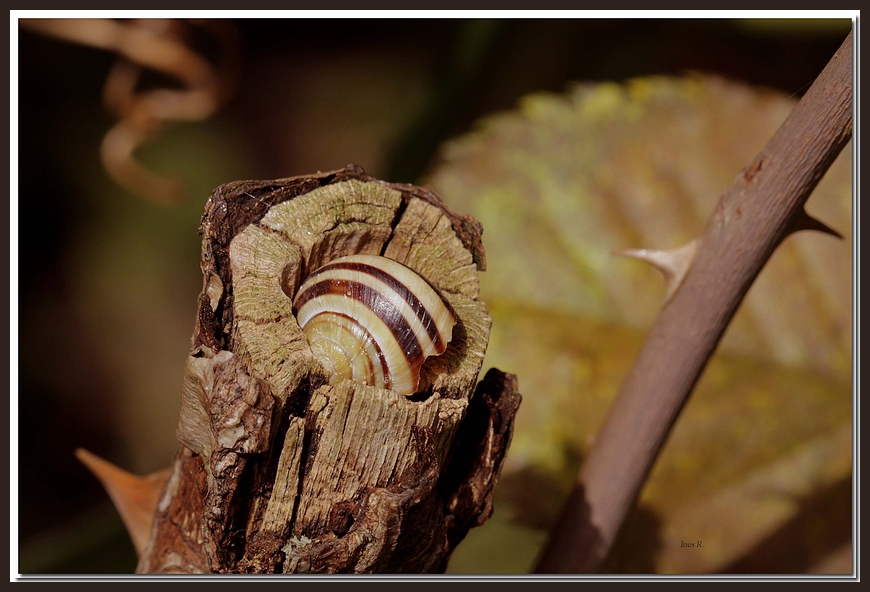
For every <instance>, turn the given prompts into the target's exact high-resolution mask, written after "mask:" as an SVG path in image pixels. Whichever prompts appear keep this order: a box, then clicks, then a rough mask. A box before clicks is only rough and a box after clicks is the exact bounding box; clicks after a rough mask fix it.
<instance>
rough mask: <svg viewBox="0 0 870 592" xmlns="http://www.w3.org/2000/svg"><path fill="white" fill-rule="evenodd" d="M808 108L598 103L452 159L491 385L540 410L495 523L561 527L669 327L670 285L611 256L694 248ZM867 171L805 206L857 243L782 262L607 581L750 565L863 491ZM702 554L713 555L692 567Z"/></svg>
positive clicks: (512, 116)
mask: <svg viewBox="0 0 870 592" xmlns="http://www.w3.org/2000/svg"><path fill="white" fill-rule="evenodd" d="M795 104H796V100H795V99H792V98H789V97H785V96H783V95H781V94H779V93H776V92H772V91H768V90H765V89H758V88H751V87H748V86H745V85H742V84H739V83H736V82H730V81H726V80H723V79H720V78H714V77H707V76H702V75H699V74H694V75H689V76H686V77H683V78H667V77H650V78H641V79H635V80H631V81H629V82H627V83H626V84H624V85H619V84H614V83H602V84H585V85H577V86H575V87H574V88H573V89H571V91H570V92H568V93H566V94H564V95H553V94H539V95H532V96H529V97H526V98H525V99H524V100H523V101H522V102H521V104H520V106H519V108H518V109H517V110H516V111H512V112H508V113H501V114H497V115H494V116H492V117H489V118H487V119H485V120H483V121H481V122H480V124H479V126H478V128H477V130H476V131H475V132H473V133H471V134H468V135H467V136H465V137H462V138H459V139H457V140H455V141H453V142H450V143H448V144H447V145H445V146H444V149H443V156H444V163H443V164H442V165H441V166H440V168H438V169H437V170H436V171H435V172H434V173H433V175H432V176H431V178H430V179H428V180H427V182H428V183H429V184H430V185H431V186H432V187H433V188H434V189H435V190H436V191H437V192H438V193H439V194H440V195H441V196H442V197H443V198H444V199H445V200H446V201H447V202H448V203H449V204H450V205H451V207H452V208H454V209H455V210H456V211H459V212H461V213H470V214H472V215H474V216H475V217H476V218H477V219H478V220H480V221H481V222H482V223H483V226H484V228H485V234H484V245H485V247H486V252H487V265H488V271H487V272H486V273H484V274H483V277H482V282H481V293H482V299H483V300H484V301H485V302H486V303H487V304H488V306H489V307H490V311H491V314H492V317H493V331H492V337H491V342H490V347H489V349H488V352H487V360H486V361H485V363H484V367H489V366H495V367H499V368H501V369H502V370H505V371H508V372H513V373H516V374H517V375H518V377H519V385H520V391H521V392H522V393H523V395H524V399H523V404H522V406H521V407H520V411H519V414H518V417H517V424H516V431H515V434H514V440H513V444H512V447H511V450H510V453H509V455H508V461H507V464H506V468H505V473H504V478H503V481H502V483H501V486H500V487H499V489H498V494H497V499H498V503H497V507H496V512H497V513H498V512H499V511H500V510H501V511H505V512H507V513H509V514H512V515H513V517H514V522H515V523H523V524H526V525H532V526H534V527H536V528H537V529H538V530H539V532H543V530H545V529H546V527H547V526H548V525H549V524H551V523H552V520H555V519H556V517H557V516H558V506H559V505H560V504H561V501H562V500H563V499H564V496H565V495H567V492H568V490H569V489H570V480H571V478H572V477H573V475H574V474H575V471H576V466H577V464H578V463H579V459H582V457H583V456H585V454H586V453H587V452H588V450H589V448H590V446H591V444H592V442H593V440H594V437H595V434H596V432H597V431H598V428H599V427H600V425H601V422H602V420H603V418H604V416H605V414H606V412H607V409H608V408H609V406H610V403H611V402H612V400H613V398H614V397H615V395H616V393H617V391H618V389H619V387H620V384H621V382H622V380H623V378H624V376H625V374H626V373H627V371H628V369H629V367H630V366H631V363H632V362H633V359H634V356H635V355H636V353H637V351H638V350H639V348H640V346H641V343H642V340H643V335H644V332H645V330H646V329H647V328H648V327H649V326H650V324H651V323H652V322H653V320H654V318H655V316H656V314H657V312H658V310H659V308H660V306H661V299H662V297H663V293H664V289H663V283H662V280H661V278H660V276H659V274H658V272H657V271H655V270H653V269H652V268H649V267H647V266H646V265H645V264H642V263H639V262H636V261H632V260H626V259H622V258H619V257H615V256H613V255H612V254H611V253H612V251H614V250H619V249H624V248H672V247H676V246H679V245H681V244H684V243H685V242H687V241H688V240H690V239H691V238H692V237H694V236H697V235H698V234H699V233H700V232H701V230H702V228H703V225H704V224H705V222H706V220H707V218H708V217H709V215H710V214H711V212H712V211H713V208H714V206H715V204H716V201H717V199H718V196H719V194H720V193H721V192H722V191H724V190H725V189H726V188H727V187H728V186H729V185H730V184H731V181H732V179H733V178H734V176H735V175H737V174H738V173H739V172H740V170H741V169H742V167H744V166H745V165H746V164H748V163H749V162H750V160H751V159H752V157H753V156H754V155H755V154H756V153H757V152H758V151H759V150H760V149H761V148H762V147H763V145H764V144H765V143H766V141H767V140H768V139H769V138H770V136H771V135H772V134H773V133H774V131H775V130H776V129H777V128H778V127H779V125H780V124H781V123H782V122H783V120H784V119H785V117H786V116H787V115H788V113H789V112H790V110H791V109H792V108H793V106H794V105H795ZM850 155H851V151H850V148H848V147H847V149H846V150H844V152H843V154H842V155H841V157H840V158H839V159H838V160H837V162H836V163H835V164H834V166H833V167H832V168H831V169H830V171H829V172H828V174H827V175H826V177H825V178H824V179H823V181H822V182H821V184H820V185H819V187H818V188H817V190H816V191H815V193H814V195H813V196H812V197H811V199H810V201H809V202H808V206H807V210H808V211H809V212H810V214H812V215H814V216H816V217H818V218H820V219H821V220H823V221H824V222H826V223H827V224H829V225H831V226H833V227H834V228H836V229H837V230H839V231H840V232H841V233H843V234H844V236H845V237H846V240H844V241H838V240H835V239H833V238H831V237H829V236H823V235H821V234H818V233H815V234H811V233H801V234H800V235H798V236H793V237H790V238H789V239H788V240H787V241H786V242H785V244H784V245H782V246H781V247H780V248H779V249H778V250H777V252H776V253H775V254H774V256H773V257H772V259H771V261H770V262H769V264H768V265H767V266H766V267H765V269H764V270H763V272H762V274H761V276H760V277H759V279H758V281H757V282H756V284H755V285H754V286H753V287H752V289H751V290H750V292H749V294H748V295H747V297H746V299H745V300H744V303H743V305H742V306H741V309H740V310H739V311H738V314H737V316H736V317H735V319H734V322H733V323H732V325H731V327H730V328H729V330H728V331H727V333H726V336H725V338H724V340H723V342H722V344H721V346H720V348H719V353H718V354H717V355H716V356H715V357H714V359H713V360H712V361H711V363H710V364H709V365H708V368H707V370H706V372H705V373H704V375H703V376H702V379H701V381H700V382H699V385H698V387H697V389H696V392H695V393H694V394H693V395H692V398H691V399H690V401H689V403H688V405H687V406H686V408H685V410H684V412H683V414H682V415H681V417H680V419H679V420H678V422H677V424H676V427H675V429H674V430H673V432H672V434H671V436H670V439H669V441H668V443H667V445H666V447H665V449H664V450H663V453H662V455H661V456H660V458H659V460H658V462H657V463H656V465H655V466H654V469H653V471H652V473H651V475H650V477H649V479H648V481H647V483H646V485H645V487H644V489H643V490H642V492H641V496H640V501H639V506H638V508H637V509H636V511H635V517H637V516H640V519H637V518H635V520H634V521H632V520H629V522H628V523H627V524H626V528H625V529H624V532H623V534H622V536H621V538H620V541H619V543H618V544H617V546H616V548H615V550H614V556H613V557H612V558H611V561H610V563H609V564H608V569H609V570H611V571H638V570H649V571H657V572H669V573H670V572H715V571H717V570H723V569H726V568H727V567H728V565H730V564H733V563H734V562H735V561H736V562H738V563H737V565H740V563H739V559H740V557H741V556H742V555H743V554H744V553H745V552H748V551H749V550H751V549H752V547H753V545H754V544H757V543H758V542H759V541H762V540H764V538H765V537H766V536H769V535H770V533H771V532H772V531H775V530H776V529H777V528H778V527H782V525H784V524H786V523H787V522H788V521H789V520H793V519H795V516H796V515H797V514H798V513H799V512H801V511H805V510H806V507H807V506H806V504H803V505H802V503H801V500H803V499H805V498H807V499H809V498H810V497H812V496H813V495H814V493H817V492H818V491H822V490H825V489H826V488H830V487H831V486H832V483H833V482H836V481H837V480H838V479H844V478H848V476H849V475H850V471H851V447H850V446H849V435H850V434H851V432H850V431H849V430H850V423H851V412H852V409H851V393H850V383H851V381H850V373H851V355H852V354H851V325H852V320H851V310H850V307H851V290H852V287H851V248H850V243H851V226H852V224H851V198H852V194H851V170H850V167H851V158H850ZM780 474H782V475H785V476H786V477H787V478H785V477H784V478H783V479H784V480H783V479H777V478H775V477H774V476H775V475H780ZM513 475H525V476H527V477H528V476H533V477H535V476H536V478H537V479H538V481H536V483H539V484H541V486H542V491H547V492H549V493H547V494H546V495H542V496H541V500H537V501H536V500H534V499H533V498H532V497H530V496H529V495H528V494H527V493H524V492H526V491H527V490H528V488H529V485H528V483H529V478H524V479H518V478H512V476H513ZM764 476H768V477H770V479H769V480H768V481H765V480H764V478H763V477H764ZM547 483H549V486H547V485H546V484H547ZM760 483H763V485H760ZM562 484H563V485H562ZM765 488H768V489H765ZM836 491H840V490H836ZM847 493H848V492H847ZM554 494H555V495H554ZM841 497H842V496H841ZM773 498H777V499H778V501H776V500H774V499H773ZM779 498H781V499H779ZM542 501H544V502H545V503H541V502H542ZM813 508H815V509H814V510H813V512H815V513H817V514H818V513H819V512H821V513H822V514H821V518H820V519H821V520H822V522H823V523H824V520H825V516H824V512H823V511H822V510H819V509H818V508H817V507H815V506H813ZM540 515H544V516H546V517H548V518H547V519H545V520H541V519H539V518H537V516H540ZM702 517H703V519H702ZM762 517H763V518H762ZM838 520H839V518H838ZM839 526H841V525H839V524H838V525H834V526H832V527H831V528H830V529H829V530H828V532H829V533H831V536H828V537H826V536H815V537H806V538H807V540H806V541H803V543H804V545H805V547H807V548H809V547H812V548H814V549H815V551H814V552H813V553H809V552H808V553H805V554H803V555H800V557H798V556H793V557H790V558H788V557H787V558H783V557H775V558H771V559H770V561H771V562H773V563H771V564H769V565H767V566H766V568H767V569H769V570H770V571H771V572H782V571H784V572H789V571H805V570H808V569H811V568H812V565H811V564H812V562H814V561H815V560H816V559H818V558H819V552H818V549H819V548H823V547H825V546H826V545H828V546H829V547H830V548H829V550H831V549H832V548H833V545H839V544H842V543H843V541H842V540H840V539H841V538H842V529H841V528H839ZM847 526H848V524H847ZM486 528H487V527H486V525H485V526H484V527H482V530H485V529H486ZM503 528H504V526H503V524H502V525H501V526H498V527H493V533H492V536H491V538H490V539H489V545H491V546H492V550H491V551H490V552H493V553H498V552H499V551H498V549H499V545H500V541H501V540H507V537H505V535H504V534H503V533H501V531H500V530H499V529H503ZM478 536H479V537H483V536H484V535H483V534H479V535H478ZM705 537H706V540H707V541H708V542H709V546H708V545H706V544H705V545H704V548H703V549H686V548H681V546H680V543H681V541H683V540H685V541H692V540H695V541H697V540H703V539H704V538H705ZM832 537H833V538H832ZM810 539H812V540H810ZM466 552H468V553H473V552H474V549H473V548H472V549H468V550H466V549H465V548H463V547H462V546H460V548H459V549H458V550H457V559H456V561H458V562H459V563H460V564H461V565H468V566H472V565H474V564H475V560H472V559H471V558H470V557H464V556H463V553H466ZM536 552H537V549H535V553H536ZM533 556H534V553H530V555H529V556H528V557H526V560H527V561H526V562H527V563H529V564H531V562H532V560H533ZM478 560H480V561H484V560H483V559H482V558H479V557H478ZM789 561H791V563H789ZM777 562H778V563H777Z"/></svg>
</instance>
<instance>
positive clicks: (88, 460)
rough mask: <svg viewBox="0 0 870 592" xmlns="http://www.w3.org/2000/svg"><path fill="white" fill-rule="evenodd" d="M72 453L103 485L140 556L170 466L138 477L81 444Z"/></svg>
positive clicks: (149, 532) (148, 535)
mask: <svg viewBox="0 0 870 592" xmlns="http://www.w3.org/2000/svg"><path fill="white" fill-rule="evenodd" d="M75 454H76V458H78V459H79V460H80V461H81V463H82V464H83V465H85V466H86V467H87V468H88V469H90V471H91V473H93V474H94V476H95V477H96V478H97V479H99V480H100V483H102V484H103V487H105V488H106V492H108V494H109V497H110V498H112V503H114V504H115V508H116V509H117V510H118V513H119V514H120V515H121V520H123V521H124V526H126V527H127V532H128V533H130V538H131V539H132V540H133V546H134V547H135V548H136V555H137V556H141V555H142V551H143V550H144V549H145V545H146V544H147V543H148V539H149V537H150V536H151V523H152V522H153V520H154V512H155V511H156V510H157V501H158V499H159V497H160V492H161V490H162V489H163V484H164V483H165V482H166V478H167V477H168V476H169V469H163V470H162V471H157V472H156V473H151V474H150V475H146V476H144V477H139V476H137V475H133V474H132V473H128V472H127V471H125V470H124V469H121V468H120V467H117V466H115V465H113V464H112V463H110V462H109V461H107V460H103V459H102V458H100V457H99V456H97V455H96V454H93V453H92V452H88V451H87V450H85V449H84V448H77V449H76V451H75Z"/></svg>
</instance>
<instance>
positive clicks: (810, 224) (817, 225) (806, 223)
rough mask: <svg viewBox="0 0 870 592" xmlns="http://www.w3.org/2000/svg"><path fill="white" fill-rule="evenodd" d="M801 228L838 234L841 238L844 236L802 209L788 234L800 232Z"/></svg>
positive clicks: (832, 234) (833, 234)
mask: <svg viewBox="0 0 870 592" xmlns="http://www.w3.org/2000/svg"><path fill="white" fill-rule="evenodd" d="M799 230H818V231H819V232H824V233H825V234H830V235H831V236H836V237H837V238H839V239H842V238H843V235H842V234H840V233H839V232H837V231H836V230H834V229H833V228H831V227H830V226H828V225H827V224H825V223H824V222H822V221H821V220H817V219H816V218H813V217H812V216H810V215H809V214H807V211H806V210H803V209H802V210H801V211H800V212H798V213H797V215H796V216H795V217H794V219H793V220H792V223H791V227H790V228H789V231H788V234H792V233H794V232H798V231H799Z"/></svg>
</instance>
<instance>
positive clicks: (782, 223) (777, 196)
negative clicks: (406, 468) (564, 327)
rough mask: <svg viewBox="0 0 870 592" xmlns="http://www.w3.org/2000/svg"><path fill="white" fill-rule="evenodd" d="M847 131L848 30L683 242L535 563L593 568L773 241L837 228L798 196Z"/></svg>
mask: <svg viewBox="0 0 870 592" xmlns="http://www.w3.org/2000/svg"><path fill="white" fill-rule="evenodd" d="M851 133H852V34H851V33H850V34H849V36H848V37H847V38H846V40H845V41H844V42H843V44H842V46H841V47H840V49H839V50H838V51H837V53H836V54H834V57H833V58H832V59H831V61H830V62H829V63H828V65H827V66H826V67H825V69H824V70H823V71H822V73H821V74H820V75H819V77H818V78H817V79H816V81H815V82H814V83H813V85H812V87H810V89H809V90H808V91H807V93H806V95H805V96H804V97H803V99H802V100H801V101H800V103H798V105H797V106H796V107H795V108H794V110H793V111H792V112H791V114H790V115H789V117H788V118H787V119H786V121H785V122H784V123H783V124H782V126H781V127H780V128H779V130H777V132H776V134H774V136H773V137H772V138H771V140H770V141H769V142H768V144H767V145H766V146H765V147H764V149H763V150H762V151H761V152H760V153H759V154H758V155H757V156H756V157H755V159H754V160H753V161H752V163H750V164H749V165H748V166H747V167H746V168H745V169H744V170H743V171H742V172H741V174H740V175H738V177H737V178H736V179H735V180H734V183H733V184H732V185H731V187H730V188H729V189H728V190H727V191H726V192H725V193H724V194H723V195H722V197H721V199H720V201H719V204H718V205H717V207H716V209H715V211H714V212H713V215H712V216H711V218H710V220H709V221H708V223H707V226H706V228H705V229H704V231H703V233H702V234H701V236H700V237H699V238H698V239H696V241H697V244H696V248H694V247H693V248H691V249H685V250H684V252H685V254H686V256H687V257H688V259H689V264H688V265H685V263H686V261H681V262H678V263H679V264H674V265H672V269H671V271H672V274H671V275H672V278H673V280H674V281H673V285H672V286H671V288H672V289H670V290H669V294H671V293H672V296H671V298H670V300H669V301H668V302H667V303H666V304H665V306H664V308H663V309H662V311H661V313H660V314H659V316H658V318H657V319H656V322H655V324H654V325H653V327H652V329H651V330H650V333H649V335H648V336H647V339H646V341H645V343H644V345H643V348H642V350H641V353H640V355H639V357H638V359H637V361H636V362H635V364H634V366H633V368H632V369H631V371H630V372H629V375H628V377H627V378H626V380H625V382H624V384H623V386H622V390H621V391H620V393H619V395H618V396H617V398H616V401H615V402H614V404H613V406H612V407H611V409H610V412H609V414H608V417H607V419H606V420H605V423H604V426H603V427H602V429H601V432H600V433H599V435H598V437H597V439H596V442H595V444H594V446H593V448H592V450H591V452H590V454H589V457H588V458H587V460H586V462H585V464H584V465H583V467H582V469H581V470H580V474H579V475H578V479H577V482H576V484H575V487H574V490H573V492H572V493H571V495H570V497H569V500H568V502H567V503H566V505H565V507H564V509H563V513H562V518H561V519H560V520H559V521H558V523H557V526H556V528H555V529H554V531H553V532H552V534H551V537H550V540H549V542H548V545H547V546H546V548H545V550H544V552H543V555H542V557H541V558H540V561H539V564H538V566H537V568H536V571H537V572H538V573H592V572H595V571H596V570H597V569H598V568H599V566H600V565H601V563H602V562H603V561H604V559H605V558H606V557H607V554H608V552H609V551H610V547H611V545H612V544H613V541H614V540H615V538H616V535H617V533H618V531H619V529H620V527H621V526H622V523H623V521H624V519H625V516H626V514H627V512H628V510H629V509H630V507H631V505H632V504H633V503H634V500H635V499H636V497H637V494H638V492H639V491H640V488H641V486H642V484H643V482H644V480H645V479H646V476H647V474H648V473H649V471H650V468H651V467H652V465H653V462H654V461H655V460H656V457H657V456H658V453H659V451H660V450H661V448H662V446H663V444H664V442H665V440H666V438H667V436H668V434H669V432H670V429H671V427H672V426H673V424H674V422H675V421H676V419H677V416H678V414H679V412H680V410H681V409H682V408H683V405H684V404H685V403H686V401H687V399H688V397H689V394H690V393H691V392H692V389H693V388H694V386H695V384H696V382H697V381H698V378H699V377H700V375H701V372H702V371H703V369H704V367H705V365H706V363H707V361H708V360H709V359H710V357H711V356H712V354H713V352H714V350H715V349H716V346H717V344H718V343H719V339H720V338H721V337H722V334H723V333H724V332H725V329H726V327H727V326H728V324H729V322H730V321H731V318H732V317H733V315H734V313H735V311H736V310H737V308H738V306H739V305H740V302H741V301H742V300H743V296H744V295H745V294H746V292H747V291H748V290H749V287H750V286H751V285H752V282H753V281H754V280H755V278H756V276H757V275H758V273H759V272H760V271H761V269H762V267H763V266H764V264H765V263H766V262H767V260H768V259H769V258H770V256H771V254H772V253H773V251H774V250H775V249H776V247H777V246H778V245H779V243H780V242H781V241H782V240H783V239H784V238H785V237H787V236H788V235H789V234H791V233H793V232H796V231H798V230H804V229H813V230H820V231H823V232H828V233H834V232H833V231H831V230H830V229H829V228H827V227H826V226H825V225H824V224H822V223H821V222H819V221H817V220H813V219H812V218H810V217H809V215H808V214H807V213H806V212H805V211H804V209H803V208H804V203H806V201H807V199H808V198H809V196H810V193H812V191H813V189H814V188H815V187H816V185H817V184H818V182H819V181H820V180H821V178H822V176H823V175H824V174H825V172H826V171H827V169H828V167H829V166H830V165H831V164H832V163H833V162H834V159H835V158H836V157H837V155H838V154H839V153H840V151H841V150H842V148H843V147H844V146H845V145H846V143H847V142H848V141H849V139H850V138H851ZM834 234H836V233H834ZM645 258H646V259H648V260H649V259H650V258H649V257H645ZM659 259H662V258H659ZM665 259H667V258H665ZM666 275H667V274H666Z"/></svg>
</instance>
